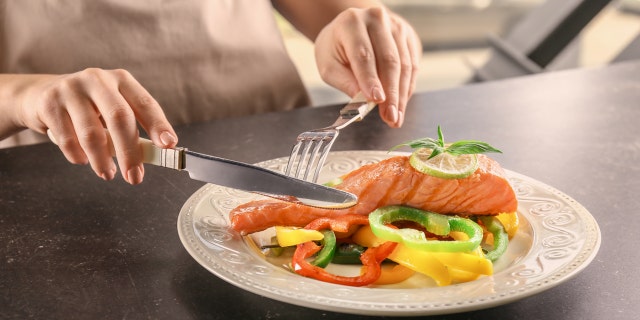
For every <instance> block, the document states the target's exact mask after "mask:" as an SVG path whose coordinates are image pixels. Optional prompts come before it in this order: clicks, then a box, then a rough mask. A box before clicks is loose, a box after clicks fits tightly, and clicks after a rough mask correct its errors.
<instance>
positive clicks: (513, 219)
mask: <svg viewBox="0 0 640 320" xmlns="http://www.w3.org/2000/svg"><path fill="white" fill-rule="evenodd" d="M496 219H498V221H500V223H502V226H503V227H504V231H506V232H507V234H508V235H509V239H511V238H513V236H515V235H516V232H518V226H519V225H520V220H519V219H518V213H517V212H507V213H501V214H499V215H497V216H496Z"/></svg>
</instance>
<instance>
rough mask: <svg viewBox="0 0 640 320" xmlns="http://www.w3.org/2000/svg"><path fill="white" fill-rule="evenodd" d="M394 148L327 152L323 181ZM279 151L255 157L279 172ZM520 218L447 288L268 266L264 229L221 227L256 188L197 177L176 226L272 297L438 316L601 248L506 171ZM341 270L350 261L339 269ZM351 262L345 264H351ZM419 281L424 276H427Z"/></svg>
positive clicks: (569, 207) (586, 230)
mask: <svg viewBox="0 0 640 320" xmlns="http://www.w3.org/2000/svg"><path fill="white" fill-rule="evenodd" d="M392 155H394V154H393V153H391V154H390V153H388V152H386V151H346V152H332V153H331V154H330V155H329V157H328V159H327V164H326V165H325V168H324V169H323V172H322V173H321V180H323V181H328V180H330V179H331V178H334V177H337V176H340V175H342V174H344V173H347V172H350V171H352V170H354V169H356V168H358V167H360V166H362V165H364V164H367V163H372V162H377V161H380V160H382V159H385V158H388V157H390V156H392ZM286 160H287V159H286V158H279V159H275V160H271V161H266V162H263V163H260V165H262V166H264V167H267V168H270V169H274V170H280V171H282V169H283V167H284V166H285V165H286ZM507 175H508V177H509V181H510V182H511V183H512V185H513V187H514V189H515V191H516V194H517V197H518V200H519V205H518V214H519V217H520V220H521V226H520V230H519V231H518V234H517V236H516V237H514V239H512V241H511V242H510V244H509V248H508V251H507V253H505V255H504V256H503V257H501V258H500V260H498V261H497V262H496V264H495V265H494V275H493V276H489V277H482V278H480V279H478V280H476V281H472V282H468V283H463V284H456V285H451V286H447V287H435V286H433V284H432V282H430V281H429V279H427V278H426V277H424V279H421V278H420V275H417V276H414V277H413V278H411V279H409V280H408V281H406V282H405V283H402V284H400V285H395V286H393V287H376V288H371V287H366V288H354V287H348V286H341V285H335V284H329V283H324V282H320V281H317V280H314V279H309V278H305V277H302V276H299V275H297V274H294V273H291V272H289V271H287V270H285V269H284V268H283V267H282V266H280V265H278V264H273V263H271V262H269V261H267V259H265V257H264V256H263V255H262V254H261V253H260V252H259V251H258V250H256V248H255V244H254V242H261V241H263V239H266V238H269V237H270V234H269V232H271V231H265V232H262V233H259V234H257V235H253V236H252V237H242V236H240V235H239V234H238V233H236V232H234V231H233V230H232V229H230V227H229V217H228V214H229V211H230V210H231V209H233V208H234V207H236V206H238V205H240V204H242V203H245V202H247V201H250V200H254V199H257V198H259V196H256V195H253V194H249V193H245V192H240V191H236V190H232V189H228V188H224V187H219V186H215V185H210V184H209V185H205V186H204V187H202V188H201V189H200V190H198V191H197V192H196V193H194V194H193V195H192V196H191V197H190V198H189V199H188V200H187V202H186V203H185V204H184V206H183V207H182V210H181V211H180V215H179V217H178V233H179V235H180V240H181V241H182V243H183V245H184V247H185V248H186V249H187V251H188V252H189V253H190V254H191V256H193V258H194V259H195V260H196V261H197V262H198V263H199V264H201V265H202V266H203V267H205V268H206V269H208V270H209V271H211V272H212V273H213V274H215V275H216V276H218V277H220V278H221V279H224V280H225V281H227V282H229V283H231V284H233V285H235V286H238V287H240V288H242V289H245V290H247V291H250V292H253V293H256V294H259V295H262V296H266V297H269V298H272V299H275V300H280V301H283V302H286V303H291V304H296V305H300V306H305V307H310V308H316V309H321V310H327V311H334V312H344V313H354V314H365V315H378V316H382V315H406V316H409V315H436V314H447V313H456V312H465V311H470V310H477V309H483V308H489V307H493V306H497V305H501V304H505V303H509V302H512V301H515V300H518V299H522V298H525V297H528V296H531V295H533V294H536V293H539V292H541V291H544V290H547V289H549V288H551V287H554V286H556V285H558V284H560V283H562V282H564V281H566V280H568V279H570V278H571V277H572V276H574V275H576V274H577V273H578V272H580V271H581V270H583V269H584V268H585V267H586V266H587V265H588V264H589V263H590V262H591V260H593V258H594V257H595V255H596V253H597V251H598V248H599V247H600V230H599V228H598V225H597V223H596V221H595V220H594V218H593V217H592V216H591V214H589V212H588V211H587V210H586V209H585V208H584V207H583V206H581V205H580V204H579V203H577V202H576V201H575V200H573V199H571V198H570V197H569V196H567V195H565V194H564V193H562V192H560V191H558V190H556V189H554V188H552V187H549V186H547V185H545V184H543V183H541V182H538V181H536V180H534V179H531V178H529V177H526V176H523V175H521V174H518V173H515V172H511V171H507ZM347 268H348V267H347ZM351 268H353V267H351ZM425 279H426V280H425Z"/></svg>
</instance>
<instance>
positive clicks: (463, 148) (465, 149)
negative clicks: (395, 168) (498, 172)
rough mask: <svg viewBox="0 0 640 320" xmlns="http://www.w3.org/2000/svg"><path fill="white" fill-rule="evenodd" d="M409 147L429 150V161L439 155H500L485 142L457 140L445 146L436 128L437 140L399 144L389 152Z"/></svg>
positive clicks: (418, 140) (440, 133)
mask: <svg viewBox="0 0 640 320" xmlns="http://www.w3.org/2000/svg"><path fill="white" fill-rule="evenodd" d="M403 146H407V147H411V148H413V149H419V148H429V149H431V150H432V152H431V154H430V155H429V158H428V159H431V158H433V157H435V156H437V155H439V154H441V153H445V152H446V153H449V154H451V155H454V156H459V155H462V154H478V153H486V152H498V153H502V151H500V150H498V149H496V148H494V147H492V146H491V145H489V144H488V143H486V142H482V141H478V140H459V141H456V142H454V143H451V144H449V145H446V144H445V142H444V137H443V135H442V129H440V126H438V140H436V139H433V138H422V139H416V140H411V141H407V142H404V143H401V144H399V145H397V146H394V147H393V148H391V151H393V150H395V149H397V148H400V147H403Z"/></svg>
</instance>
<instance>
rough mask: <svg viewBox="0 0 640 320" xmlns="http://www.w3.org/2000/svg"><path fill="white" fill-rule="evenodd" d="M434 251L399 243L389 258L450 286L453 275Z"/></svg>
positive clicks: (442, 284) (439, 284)
mask: <svg viewBox="0 0 640 320" xmlns="http://www.w3.org/2000/svg"><path fill="white" fill-rule="evenodd" d="M432 253H433V252H428V251H423V250H419V249H412V248H409V247H407V246H405V245H403V244H398V246H397V247H396V249H395V250H393V252H391V254H390V255H389V257H387V258H388V259H389V260H391V261H393V262H395V263H397V264H400V265H403V266H405V267H407V268H409V269H411V270H414V271H416V272H420V273H422V274H424V275H426V276H428V277H430V278H431V279H433V280H434V281H435V282H436V284H437V285H438V286H448V285H450V284H451V275H450V274H449V270H447V266H445V265H444V264H443V263H442V262H440V260H438V259H437V258H436V257H435V256H434V255H433V254H432Z"/></svg>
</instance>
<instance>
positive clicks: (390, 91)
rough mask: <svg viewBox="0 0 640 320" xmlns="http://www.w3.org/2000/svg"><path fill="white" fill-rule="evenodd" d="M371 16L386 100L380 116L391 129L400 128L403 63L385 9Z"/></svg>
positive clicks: (370, 33)
mask: <svg viewBox="0 0 640 320" xmlns="http://www.w3.org/2000/svg"><path fill="white" fill-rule="evenodd" d="M369 12H370V15H371V17H372V19H373V21H375V22H376V23H371V24H370V26H369V36H370V38H371V43H372V44H373V49H374V54H375V57H376V63H377V70H378V74H379V75H380V80H381V82H382V87H383V90H384V93H385V96H386V100H385V101H384V102H383V103H381V104H380V116H381V117H382V119H383V120H384V121H385V122H386V123H387V124H388V125H389V126H391V127H396V126H398V120H399V114H398V105H399V99H400V88H399V85H400V84H399V83H400V76H401V67H400V65H401V63H400V56H399V52H398V48H397V43H396V40H395V39H394V35H393V33H392V25H391V21H390V19H389V16H388V14H387V12H386V10H384V9H383V8H372V9H370V10H369Z"/></svg>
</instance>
